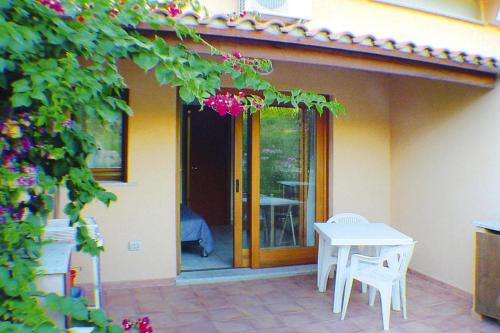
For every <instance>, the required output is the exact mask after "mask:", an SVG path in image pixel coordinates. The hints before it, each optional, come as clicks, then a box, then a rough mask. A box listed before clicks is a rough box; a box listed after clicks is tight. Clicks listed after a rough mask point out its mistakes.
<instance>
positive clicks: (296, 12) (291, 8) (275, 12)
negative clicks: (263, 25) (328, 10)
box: [240, 0, 312, 21]
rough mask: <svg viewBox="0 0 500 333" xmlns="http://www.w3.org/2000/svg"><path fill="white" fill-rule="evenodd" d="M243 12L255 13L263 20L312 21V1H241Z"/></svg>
mask: <svg viewBox="0 0 500 333" xmlns="http://www.w3.org/2000/svg"><path fill="white" fill-rule="evenodd" d="M240 11H241V12H247V13H250V12H253V13H257V14H258V15H260V16H261V17H262V18H264V19H267V18H274V17H280V18H286V19H292V20H306V21H309V20H311V19H312V0H240Z"/></svg>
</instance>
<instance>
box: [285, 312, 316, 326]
mask: <svg viewBox="0 0 500 333" xmlns="http://www.w3.org/2000/svg"><path fill="white" fill-rule="evenodd" d="M280 319H281V320H282V321H283V323H284V324H285V325H286V326H288V327H294V328H299V327H303V326H305V325H309V324H314V323H317V322H318V321H317V320H316V319H315V318H314V317H313V316H312V315H311V314H309V313H305V312H296V313H284V314H282V315H281V316H280Z"/></svg>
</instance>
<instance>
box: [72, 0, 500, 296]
mask: <svg viewBox="0 0 500 333" xmlns="http://www.w3.org/2000/svg"><path fill="white" fill-rule="evenodd" d="M205 2H206V3H207V5H208V6H209V8H210V9H212V10H213V12H231V11H234V10H236V0H234V1H231V0H223V1H221V0H210V1H209V0H207V1H205ZM313 3H314V8H315V13H316V17H317V20H316V21H315V22H314V24H316V25H318V26H330V28H331V29H332V30H334V31H344V30H348V31H352V32H354V33H356V34H365V33H372V34H374V35H375V36H377V37H391V38H395V39H396V40H398V41H406V40H411V41H414V42H417V43H418V44H430V45H432V46H441V47H448V48H451V49H453V50H466V51H469V52H471V53H482V54H485V55H492V56H497V57H499V58H500V30H499V29H498V28H492V27H483V26H480V25H476V24H471V23H464V22H460V21H455V20H451V19H447V18H442V17H439V16H435V15H430V14H425V13H418V12H415V11H410V10H404V9H400V8H397V7H392V6H387V5H381V4H378V3H375V2H372V1H367V0H331V1H314V2H313ZM222 9H224V10H222ZM374 13H376V15H374ZM424 27H425V29H424ZM495 29H496V30H495ZM471 36H474V38H472V37H471ZM274 67H275V69H274V72H273V73H272V74H271V75H270V76H269V77H268V78H269V79H270V80H271V81H272V82H274V83H275V84H277V85H278V87H279V88H280V89H283V90H288V89H291V88H295V87H301V88H304V89H312V90H316V91H318V92H320V93H326V94H333V95H335V96H336V97H338V98H339V100H340V101H341V102H343V103H344V104H345V105H346V107H347V109H348V112H349V113H348V115H346V116H341V117H339V118H337V119H334V120H333V121H332V126H331V133H330V143H331V145H330V150H331V151H330V160H331V164H330V177H329V180H330V186H329V188H330V213H335V212H345V211H351V212H358V213H361V214H363V215H365V216H367V217H368V218H369V219H370V220H373V221H381V222H387V223H391V224H393V225H395V226H396V227H398V228H399V229H401V230H402V231H404V232H406V233H408V234H409V235H411V236H413V237H414V238H415V239H416V240H418V241H419V244H418V245H417V250H416V252H415V258H414V261H413V263H412V267H413V268H415V269H417V270H418V271H421V272H423V273H425V274H428V275H430V276H433V277H435V278H437V279H439V280H442V281H445V282H448V283H451V284H453V285H454V286H457V287H459V288H461V289H463V290H467V291H471V290H472V277H473V268H472V258H473V257H472V256H473V243H472V236H473V228H472V226H471V224H470V221H472V220H474V219H481V218H484V219H491V218H497V217H498V215H499V210H498V208H496V207H497V206H498V204H497V202H498V201H499V200H498V199H499V198H500V196H499V190H498V189H496V187H495V185H496V184H497V183H498V177H499V173H500V171H499V164H498V162H497V157H496V155H495V144H496V142H500V141H499V140H498V139H499V138H498V136H499V135H500V134H497V132H498V131H495V130H496V129H497V128H498V127H499V126H498V125H500V123H499V121H500V119H499V117H500V116H498V115H497V114H496V112H495V111H498V105H500V88H498V87H497V88H496V89H494V90H491V91H489V90H483V89H475V88H470V87H465V86H460V85H454V84H445V83H439V82H431V81H426V80H421V79H411V78H403V77H401V78H394V77H390V76H384V75H379V74H373V73H366V72H358V71H348V70H340V69H337V70H336V69H333V68H326V67H318V66H310V65H308V66H301V65H298V64H283V63H275V66H274ZM122 72H123V73H124V74H125V76H126V78H127V83H128V85H129V87H130V102H131V106H132V108H133V109H134V113H135V114H134V116H133V117H131V118H130V129H129V132H130V136H129V139H130V140H129V141H130V142H129V156H130V157H129V161H130V163H129V175H130V177H129V180H130V182H129V183H127V184H116V183H115V184H111V185H109V189H110V190H112V191H113V192H115V193H116V194H117V195H118V197H119V201H118V202H117V203H115V204H113V205H112V207H111V208H109V209H106V208H104V207H102V206H101V205H100V204H95V205H91V206H90V207H89V208H88V209H87V213H88V215H93V216H95V217H96V218H97V219H98V221H99V224H100V226H101V229H102V231H103V235H104V237H105V239H106V247H107V251H106V253H105V254H104V255H103V278H104V280H105V281H128V280H146V279H164V278H173V277H175V275H176V256H177V253H176V229H175V202H176V201H175V192H176V191H175V176H176V170H175V169H176V164H175V163H176V154H177V152H176V149H177V148H176V145H175V140H176V135H177V133H176V126H175V116H176V104H175V103H176V101H175V91H174V90H172V89H169V88H162V87H159V86H158V85H157V84H156V83H155V82H154V79H153V78H152V76H151V75H146V74H144V73H143V72H142V71H140V70H138V69H137V68H135V67H134V66H133V65H131V64H130V63H128V62H126V63H124V64H123V66H122ZM136 239H137V240H141V241H142V242H143V250H142V251H139V252H129V251H127V242H128V241H129V240H136ZM75 263H76V264H77V265H81V266H82V267H83V272H82V274H81V279H80V281H82V282H86V281H88V279H89V270H88V261H87V260H86V259H84V257H82V256H78V257H77V258H76V260H75Z"/></svg>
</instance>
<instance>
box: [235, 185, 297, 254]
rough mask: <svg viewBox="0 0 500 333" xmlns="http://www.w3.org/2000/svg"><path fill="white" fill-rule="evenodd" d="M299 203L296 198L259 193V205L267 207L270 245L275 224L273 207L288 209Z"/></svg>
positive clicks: (272, 245)
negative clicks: (285, 207)
mask: <svg viewBox="0 0 500 333" xmlns="http://www.w3.org/2000/svg"><path fill="white" fill-rule="evenodd" d="M247 200H248V199H247V198H246V197H245V196H244V197H243V202H245V203H246V202H247ZM298 204H300V201H298V200H293V199H287V198H280V197H271V196H268V195H264V194H261V195H260V206H261V207H269V215H270V216H269V219H270V221H269V224H270V225H269V229H270V231H269V233H270V235H269V239H270V241H269V242H270V246H271V247H274V225H275V218H274V207H276V206H288V209H291V207H292V206H294V205H298Z"/></svg>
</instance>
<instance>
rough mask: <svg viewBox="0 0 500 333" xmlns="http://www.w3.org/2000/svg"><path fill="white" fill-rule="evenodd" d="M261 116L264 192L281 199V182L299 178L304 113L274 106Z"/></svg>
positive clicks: (262, 181) (261, 158)
mask: <svg viewBox="0 0 500 333" xmlns="http://www.w3.org/2000/svg"><path fill="white" fill-rule="evenodd" d="M260 117H261V121H260V177H261V181H260V184H261V185H260V186H261V193H262V194H265V195H273V196H281V191H282V189H281V187H280V184H279V183H278V182H279V181H283V180H288V181H298V180H299V177H300V170H301V169H300V136H301V113H300V112H298V111H296V110H295V109H290V108H279V107H272V108H264V109H263V110H262V111H261V114H260Z"/></svg>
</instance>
